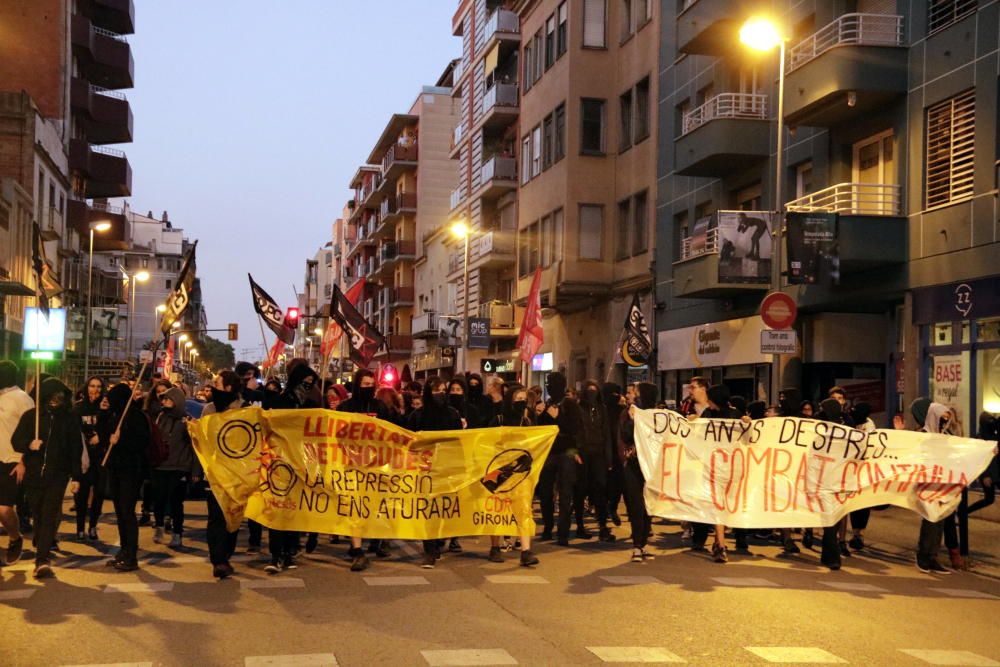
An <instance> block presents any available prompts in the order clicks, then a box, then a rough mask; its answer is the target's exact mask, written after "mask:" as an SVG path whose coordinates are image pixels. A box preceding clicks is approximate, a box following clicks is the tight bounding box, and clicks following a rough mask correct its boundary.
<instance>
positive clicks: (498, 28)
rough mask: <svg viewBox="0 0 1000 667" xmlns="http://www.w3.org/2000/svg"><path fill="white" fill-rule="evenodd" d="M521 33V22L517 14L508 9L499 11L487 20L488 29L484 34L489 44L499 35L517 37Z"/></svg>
mask: <svg viewBox="0 0 1000 667" xmlns="http://www.w3.org/2000/svg"><path fill="white" fill-rule="evenodd" d="M520 32H521V20H520V19H519V18H518V16H517V14H515V13H514V12H512V11H510V10H508V9H498V10H496V11H495V12H493V13H492V14H490V17H489V18H488V19H486V29H485V30H484V31H483V34H484V35H486V41H487V42H488V41H489V40H490V39H492V38H493V36H494V35H495V34H497V33H507V34H510V35H516V34H518V33H520Z"/></svg>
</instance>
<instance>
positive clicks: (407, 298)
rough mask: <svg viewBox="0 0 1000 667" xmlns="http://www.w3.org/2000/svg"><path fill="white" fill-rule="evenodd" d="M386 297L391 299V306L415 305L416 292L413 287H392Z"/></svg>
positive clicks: (387, 291)
mask: <svg viewBox="0 0 1000 667" xmlns="http://www.w3.org/2000/svg"><path fill="white" fill-rule="evenodd" d="M386 296H387V297H388V299H389V305H390V306H392V305H398V304H405V303H413V297H414V290H413V286H412V285H411V286H407V287H391V288H389V289H387V290H386Z"/></svg>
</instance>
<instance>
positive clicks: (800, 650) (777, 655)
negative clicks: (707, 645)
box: [744, 646, 847, 664]
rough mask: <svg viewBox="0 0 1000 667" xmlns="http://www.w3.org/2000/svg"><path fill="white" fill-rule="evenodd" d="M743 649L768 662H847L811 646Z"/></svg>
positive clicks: (749, 647) (751, 647)
mask: <svg viewBox="0 0 1000 667" xmlns="http://www.w3.org/2000/svg"><path fill="white" fill-rule="evenodd" d="M744 648H746V650H748V651H750V652H751V653H753V654H754V655H756V656H758V657H760V658H763V659H764V660H767V661H768V662H782V663H802V662H805V663H810V664H818V663H824V664H844V663H846V662H847V661H846V660H844V659H843V658H838V657H837V656H835V655H834V654H832V653H830V652H829V651H824V650H823V649H821V648H815V647H813V646H745V647H744Z"/></svg>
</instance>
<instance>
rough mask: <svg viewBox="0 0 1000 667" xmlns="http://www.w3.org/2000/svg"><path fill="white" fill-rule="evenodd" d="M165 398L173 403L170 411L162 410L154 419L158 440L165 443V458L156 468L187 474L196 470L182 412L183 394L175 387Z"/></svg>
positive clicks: (195, 460)
mask: <svg viewBox="0 0 1000 667" xmlns="http://www.w3.org/2000/svg"><path fill="white" fill-rule="evenodd" d="M167 396H168V397H169V398H170V399H172V400H173V401H174V407H173V408H171V409H170V410H167V409H166V408H163V409H162V410H160V415H159V416H158V417H157V418H156V429H157V430H158V431H159V433H160V438H162V439H163V441H164V442H165V443H167V449H168V453H167V458H166V460H165V461H164V462H163V463H161V464H160V465H159V466H157V467H156V469H157V470H173V471H181V472H185V473H188V474H191V473H194V472H196V471H197V470H198V467H197V459H196V458H195V455H194V450H193V449H192V447H191V436H190V435H188V430H187V423H186V422H185V417H186V416H187V413H186V412H185V410H184V392H183V391H181V390H180V389H178V388H177V387H171V388H170V389H168V390H167Z"/></svg>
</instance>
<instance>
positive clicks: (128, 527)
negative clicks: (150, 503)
mask: <svg viewBox="0 0 1000 667" xmlns="http://www.w3.org/2000/svg"><path fill="white" fill-rule="evenodd" d="M142 482H143V480H142V475H141V474H140V473H138V472H133V471H117V470H112V471H111V473H110V489H109V490H110V496H111V501H112V502H113V503H114V506H115V519H116V521H117V522H118V539H119V542H120V544H121V549H120V551H119V552H118V554H119V556H120V558H119V560H122V561H125V562H128V563H131V562H135V560H136V559H137V558H138V555H139V521H138V520H137V519H136V517H135V506H136V504H137V503H138V502H139V493H140V492H141V490H142Z"/></svg>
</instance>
